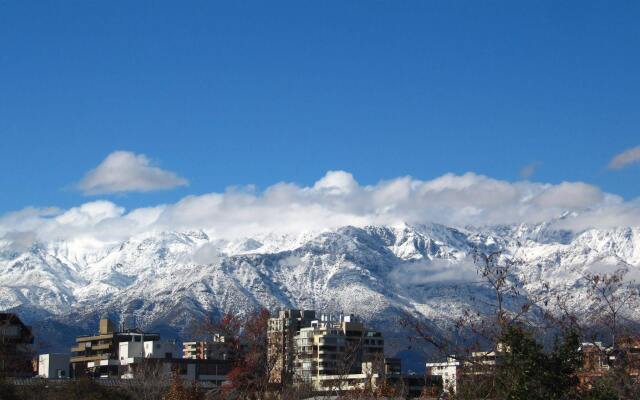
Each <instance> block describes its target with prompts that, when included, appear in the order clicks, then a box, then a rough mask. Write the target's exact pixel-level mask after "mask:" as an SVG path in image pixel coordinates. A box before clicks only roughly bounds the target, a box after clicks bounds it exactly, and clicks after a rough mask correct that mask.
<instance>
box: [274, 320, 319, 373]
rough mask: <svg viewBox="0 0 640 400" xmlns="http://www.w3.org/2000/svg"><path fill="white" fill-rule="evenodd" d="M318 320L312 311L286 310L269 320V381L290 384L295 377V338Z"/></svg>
mask: <svg viewBox="0 0 640 400" xmlns="http://www.w3.org/2000/svg"><path fill="white" fill-rule="evenodd" d="M315 319H316V312H315V311H311V310H284V311H280V312H278V316H277V317H274V318H270V319H269V323H268V327H267V342H268V343H267V353H268V355H267V359H268V363H269V367H270V372H269V381H270V382H271V383H275V384H281V383H285V382H290V381H291V379H292V376H293V359H294V356H293V352H294V343H293V338H294V336H295V335H296V334H297V333H298V332H299V331H300V329H302V328H304V327H307V326H310V325H311V322H312V321H313V320H315Z"/></svg>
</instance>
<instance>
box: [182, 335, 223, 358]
mask: <svg viewBox="0 0 640 400" xmlns="http://www.w3.org/2000/svg"><path fill="white" fill-rule="evenodd" d="M230 357H231V355H230V354H229V346H228V343H226V342H225V340H224V336H222V335H219V334H215V335H213V337H212V338H211V339H210V340H200V341H192V342H184V343H183V344H182V358H187V359H193V360H228V359H229V358H230Z"/></svg>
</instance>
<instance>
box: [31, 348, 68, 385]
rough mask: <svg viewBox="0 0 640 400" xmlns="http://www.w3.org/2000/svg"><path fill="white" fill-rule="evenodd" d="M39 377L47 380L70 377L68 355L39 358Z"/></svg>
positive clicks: (48, 355)
mask: <svg viewBox="0 0 640 400" xmlns="http://www.w3.org/2000/svg"><path fill="white" fill-rule="evenodd" d="M38 376H41V377H43V378H47V379H57V378H68V377H69V355H68V354H40V356H39V357H38Z"/></svg>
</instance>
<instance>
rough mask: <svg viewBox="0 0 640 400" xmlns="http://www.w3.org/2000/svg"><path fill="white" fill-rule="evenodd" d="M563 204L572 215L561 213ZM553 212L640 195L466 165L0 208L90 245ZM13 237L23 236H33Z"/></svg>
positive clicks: (10, 218) (610, 205)
mask: <svg viewBox="0 0 640 400" xmlns="http://www.w3.org/2000/svg"><path fill="white" fill-rule="evenodd" d="M567 212H569V215H570V216H567V217H565V218H563V219H558V217H559V216H560V215H562V214H564V213H567ZM554 219H555V220H556V222H555V224H556V226H557V227H562V228H566V229H574V230H582V229H586V228H589V227H615V226H631V225H640V200H633V201H624V200H623V199H622V198H621V197H619V196H616V195H613V194H608V193H604V192H602V191H601V190H600V189H598V188H597V187H595V186H592V185H589V184H586V183H582V182H563V183H561V184H557V185H553V184H544V183H534V182H508V181H502V180H497V179H493V178H490V177H487V176H483V175H477V174H474V173H467V174H464V175H454V174H446V175H443V176H441V177H438V178H435V179H432V180H419V179H415V178H411V177H399V178H395V179H391V180H387V181H381V182H378V183H377V184H375V185H369V186H365V185H360V184H359V183H358V182H357V181H356V180H355V179H354V177H353V176H352V175H351V174H349V173H347V172H343V171H331V172H328V173H327V174H326V175H325V176H324V177H322V178H321V179H320V180H318V181H317V182H316V183H315V184H313V185H310V186H299V185H296V184H293V183H277V184H274V185H272V186H270V187H268V188H267V189H266V190H265V191H263V192H257V191H256V190H255V189H254V188H252V187H246V188H243V189H238V188H233V189H228V190H227V191H225V192H223V193H208V194H203V195H198V196H187V197H184V198H183V199H181V200H180V201H178V202H177V203H174V204H163V205H157V206H153V207H146V208H137V209H134V210H130V211H126V210H125V209H123V208H122V207H120V206H118V205H116V204H114V203H112V202H109V201H94V202H89V203H85V204H83V205H80V206H78V207H73V208H71V209H68V210H59V209H56V208H48V209H35V208H25V209H24V210H21V211H17V212H13V213H9V214H5V215H4V216H0V237H2V236H3V235H5V234H15V233H16V232H33V233H34V235H35V237H37V238H39V239H40V240H45V241H46V240H56V239H68V240H84V241H85V242H87V243H90V244H91V245H92V246H93V245H94V244H95V243H97V242H101V243H117V242H118V241H121V240H126V239H127V238H129V237H130V236H132V235H136V234H139V233H147V232H151V233H153V232H158V231H163V230H194V229H202V230H204V231H205V232H206V233H207V234H208V235H209V236H211V237H212V238H217V239H234V238H242V237H251V236H254V235H257V234H262V233H267V232H269V233H278V234H280V233H283V234H284V233H291V234H297V233H300V232H305V231H307V232H308V231H318V230H323V229H327V228H334V227H338V226H344V225H354V226H364V225H369V224H397V223H401V222H407V223H410V224H412V223H424V222H438V223H443V224H447V225H451V226H465V225H476V226H482V225H492V224H509V223H523V222H525V223H535V222H541V221H549V220H554ZM14 237H15V238H19V239H20V240H19V241H20V243H22V245H24V241H25V239H28V238H30V237H32V236H28V235H27V236H25V235H22V236H15V235H14ZM203 254H204V255H205V256H206V257H208V256H209V254H207V253H206V252H204V251H203Z"/></svg>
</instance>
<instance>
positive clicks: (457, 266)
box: [389, 259, 479, 286]
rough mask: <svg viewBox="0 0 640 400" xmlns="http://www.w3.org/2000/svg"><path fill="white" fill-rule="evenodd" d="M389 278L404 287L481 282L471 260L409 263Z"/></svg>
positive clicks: (392, 272)
mask: <svg viewBox="0 0 640 400" xmlns="http://www.w3.org/2000/svg"><path fill="white" fill-rule="evenodd" d="M389 278H390V279H391V280H392V281H393V282H395V283H396V284H399V285H402V286H416V285H426V284H432V283H447V284H451V283H468V282H478V281H479V277H478V269H477V267H476V265H475V263H474V262H473V260H471V259H464V260H440V259H436V260H421V261H416V262H407V263H405V264H400V265H398V267H396V268H394V269H393V271H391V273H390V274H389Z"/></svg>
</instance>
